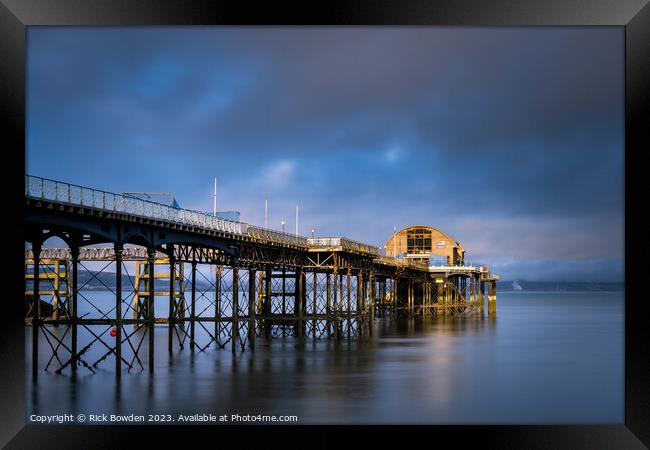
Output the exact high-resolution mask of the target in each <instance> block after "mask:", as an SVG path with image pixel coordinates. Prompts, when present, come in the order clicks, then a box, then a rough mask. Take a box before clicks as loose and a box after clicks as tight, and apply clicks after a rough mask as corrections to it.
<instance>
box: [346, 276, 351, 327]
mask: <svg viewBox="0 0 650 450" xmlns="http://www.w3.org/2000/svg"><path fill="white" fill-rule="evenodd" d="M351 277H352V269H350V268H349V267H348V273H347V280H346V281H347V290H348V298H347V305H346V306H347V316H348V317H347V323H348V337H349V336H350V327H351V320H350V315H351V314H352V305H351V301H350V295H351V293H352V278H351Z"/></svg>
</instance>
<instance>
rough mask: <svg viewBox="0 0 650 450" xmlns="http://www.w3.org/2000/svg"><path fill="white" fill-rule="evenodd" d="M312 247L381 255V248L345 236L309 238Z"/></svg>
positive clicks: (308, 243) (309, 245) (308, 241)
mask: <svg viewBox="0 0 650 450" xmlns="http://www.w3.org/2000/svg"><path fill="white" fill-rule="evenodd" d="M307 246H308V247H310V248H341V249H342V250H348V251H357V252H363V253H369V254H371V255H376V256H379V250H378V249H377V247H373V246H372V245H368V244H364V243H362V242H357V241H353V240H352V239H347V238H343V237H324V238H310V239H307Z"/></svg>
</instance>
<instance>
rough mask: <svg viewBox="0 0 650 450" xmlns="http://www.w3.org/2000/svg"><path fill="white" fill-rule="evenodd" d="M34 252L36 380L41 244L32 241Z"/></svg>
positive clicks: (33, 358)
mask: <svg viewBox="0 0 650 450" xmlns="http://www.w3.org/2000/svg"><path fill="white" fill-rule="evenodd" d="M32 253H33V254H34V296H33V299H32V376H33V378H34V381H36V378H37V377H38V327H39V314H38V312H39V309H40V307H41V299H40V293H39V284H40V283H39V281H40V280H39V277H40V269H41V268H40V264H41V244H40V242H39V243H32Z"/></svg>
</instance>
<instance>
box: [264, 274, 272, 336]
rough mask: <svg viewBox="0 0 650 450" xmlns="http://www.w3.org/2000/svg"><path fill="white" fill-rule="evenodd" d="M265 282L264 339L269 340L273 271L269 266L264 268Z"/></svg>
mask: <svg viewBox="0 0 650 450" xmlns="http://www.w3.org/2000/svg"><path fill="white" fill-rule="evenodd" d="M265 277H266V282H265V285H264V287H265V292H264V311H263V315H264V317H263V319H264V337H265V338H267V339H269V338H270V337H271V295H272V294H273V291H272V289H273V284H272V283H273V281H272V277H273V271H272V269H271V267H270V266H267V268H266V274H265Z"/></svg>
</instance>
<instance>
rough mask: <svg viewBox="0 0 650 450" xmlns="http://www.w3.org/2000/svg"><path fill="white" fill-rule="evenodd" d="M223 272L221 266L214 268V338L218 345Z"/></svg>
mask: <svg viewBox="0 0 650 450" xmlns="http://www.w3.org/2000/svg"><path fill="white" fill-rule="evenodd" d="M222 274H223V267H222V266H215V268H214V340H215V343H216V345H219V336H220V335H221V319H222V317H221V278H222Z"/></svg>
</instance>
